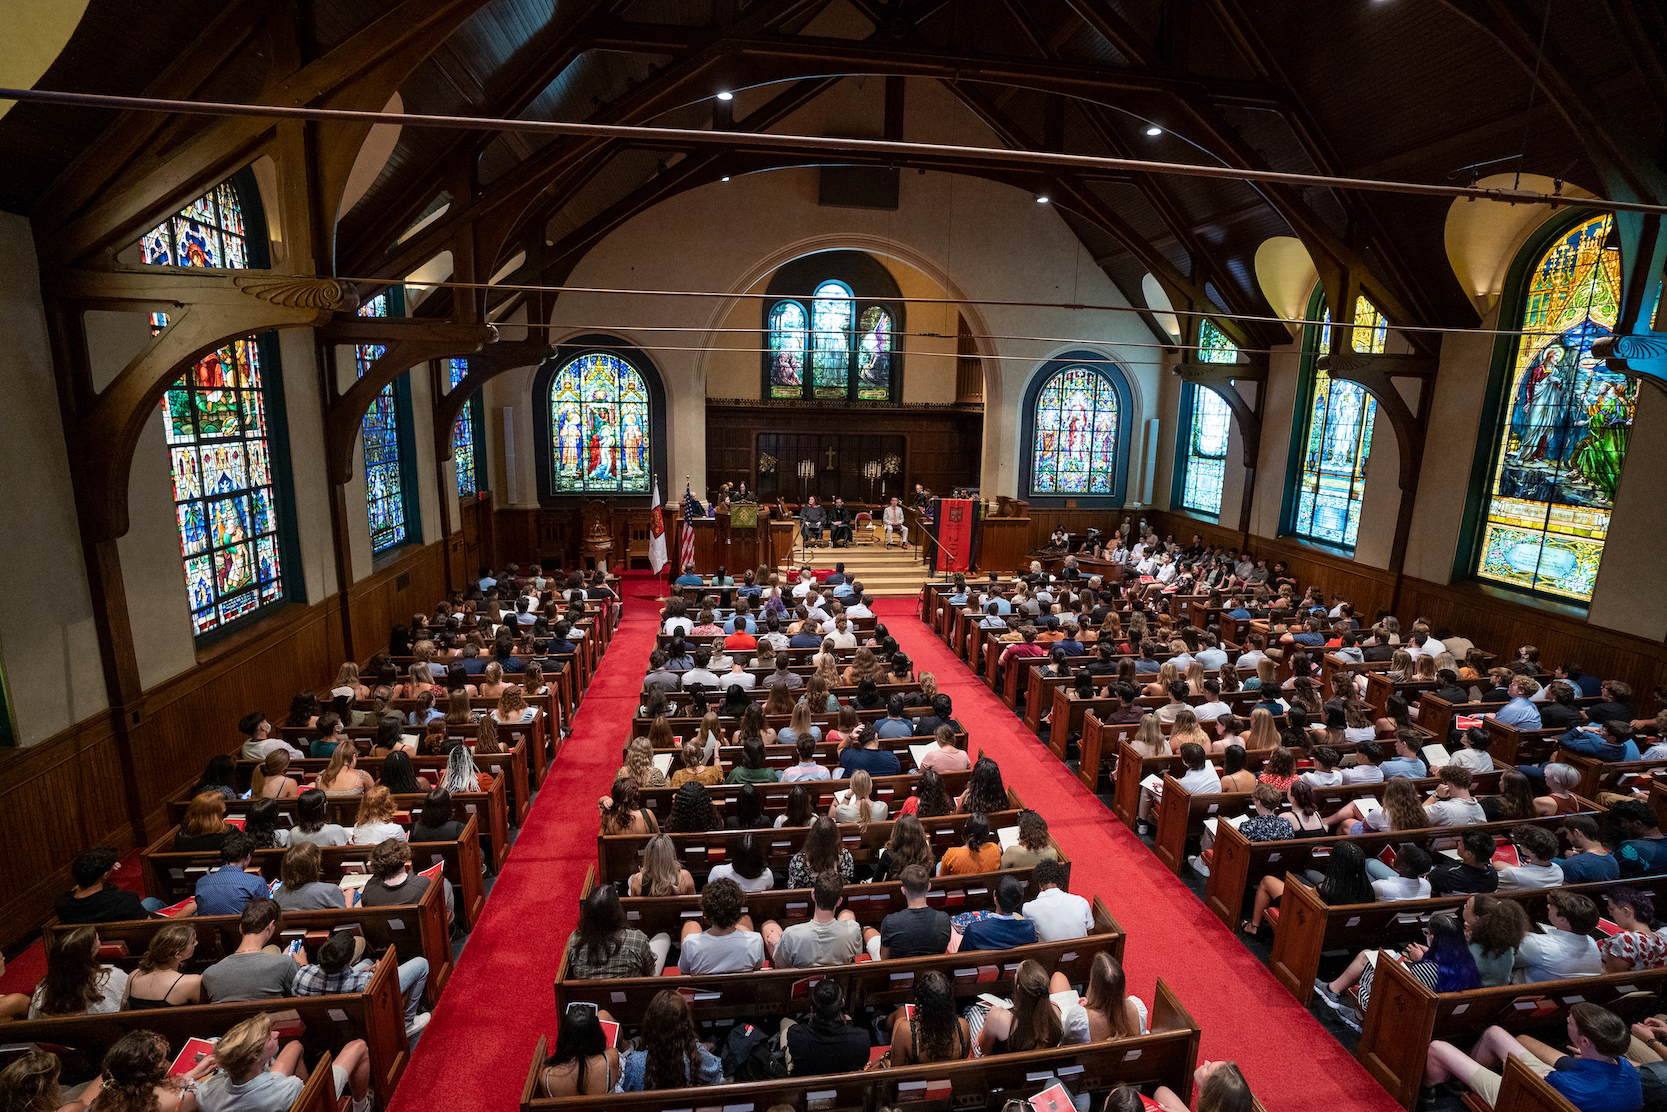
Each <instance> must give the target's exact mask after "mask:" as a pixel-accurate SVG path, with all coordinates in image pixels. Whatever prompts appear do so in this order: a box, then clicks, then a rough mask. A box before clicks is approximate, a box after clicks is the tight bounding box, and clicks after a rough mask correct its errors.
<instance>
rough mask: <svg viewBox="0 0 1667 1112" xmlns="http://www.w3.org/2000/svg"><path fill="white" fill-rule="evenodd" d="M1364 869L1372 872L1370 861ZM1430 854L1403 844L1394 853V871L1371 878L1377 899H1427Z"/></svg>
mask: <svg viewBox="0 0 1667 1112" xmlns="http://www.w3.org/2000/svg"><path fill="white" fill-rule="evenodd" d="M1366 871H1367V872H1368V873H1370V872H1372V868H1371V862H1370V861H1368V862H1367V863H1366ZM1429 872H1430V855H1429V854H1428V853H1426V852H1424V850H1423V849H1422V848H1421V847H1419V846H1415V845H1403V846H1402V847H1401V850H1400V852H1399V853H1397V854H1396V855H1395V865H1394V872H1393V874H1392V875H1390V876H1389V877H1387V878H1383V879H1378V880H1373V881H1372V891H1373V892H1376V893H1377V896H1378V899H1380V900H1385V901H1391V902H1392V901H1395V900H1427V899H1429V897H1430V881H1429Z"/></svg>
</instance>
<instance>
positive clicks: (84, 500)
mask: <svg viewBox="0 0 1667 1112" xmlns="http://www.w3.org/2000/svg"><path fill="white" fill-rule="evenodd" d="M50 293H51V294H52V295H53V296H54V297H57V298H60V299H62V300H63V301H64V302H66V303H69V304H72V305H76V306H79V307H82V308H86V307H95V306H103V307H128V308H132V309H136V310H140V311H146V310H150V311H154V310H158V309H166V310H167V311H168V313H169V315H170V320H169V323H168V327H166V328H164V329H163V330H162V331H161V332H159V333H158V334H157V335H155V336H153V337H152V338H151V342H150V343H148V344H146V345H145V347H144V350H142V351H140V352H139V354H138V355H136V356H134V357H133V359H132V360H131V361H130V362H129V363H128V364H127V366H125V367H123V368H122V370H121V372H120V373H119V374H117V375H116V377H115V379H114V380H113V381H112V382H111V383H110V385H109V386H107V387H105V388H104V390H103V391H101V392H100V393H98V394H97V395H93V394H92V393H91V390H90V388H89V387H88V386H87V384H85V383H82V384H79V386H78V390H77V393H78V394H81V395H82V400H81V402H80V403H79V404H77V406H76V409H77V411H78V412H77V414H76V417H75V421H74V429H73V432H72V434H71V443H72V445H73V447H74V450H75V453H76V467H75V468H74V469H73V470H74V476H75V482H76V486H77V489H78V497H79V499H80V501H81V504H82V507H83V510H84V519H83V520H84V522H85V526H84V527H85V528H86V529H87V530H88V532H89V534H90V536H89V538H88V539H89V540H92V541H103V540H113V539H115V538H116V537H120V536H122V535H124V534H125V533H126V532H127V530H128V524H129V523H128V513H127V487H128V473H129V470H130V469H131V467H132V463H133V453H134V451H135V450H136V449H137V447H138V444H139V436H140V434H141V433H142V432H143V431H144V427H145V423H146V422H147V421H149V420H150V416H151V414H152V413H153V412H155V407H156V405H157V404H158V403H159V402H161V400H162V396H163V395H164V394H166V393H167V391H168V388H169V387H170V386H172V385H173V384H174V383H175V382H176V381H177V380H178V379H179V376H180V375H181V374H182V373H184V371H185V369H186V368H188V367H190V366H191V365H192V364H193V363H195V362H196V361H197V360H198V359H201V358H202V357H203V356H204V355H207V354H208V353H209V352H211V351H213V350H214V349H216V348H218V347H222V346H224V345H225V344H227V343H229V342H230V341H232V340H238V339H242V338H244V337H247V336H250V335H252V334H254V333H258V332H266V331H270V330H272V329H274V328H293V327H297V326H302V325H313V324H318V323H319V322H321V321H325V320H328V319H329V318H330V313H331V310H332V309H334V308H337V307H341V308H349V307H351V305H352V301H351V297H352V295H351V292H350V291H348V290H347V289H346V288H345V287H344V286H342V285H341V284H340V283H339V282H336V281H334V280H332V279H328V278H295V277H282V276H262V275H255V274H203V273H200V272H198V273H193V272H190V271H186V270H182V269H179V268H174V267H168V268H152V269H151V270H147V271H137V270H119V271H89V270H59V271H54V272H52V273H51V278H50Z"/></svg>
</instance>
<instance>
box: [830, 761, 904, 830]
mask: <svg viewBox="0 0 1667 1112" xmlns="http://www.w3.org/2000/svg"><path fill="white" fill-rule="evenodd" d="M889 813H890V809H889V808H888V807H887V806H886V805H885V804H884V803H881V802H879V801H878V800H876V799H875V798H874V778H873V777H872V776H870V775H869V774H868V773H867V771H865V770H863V769H860V768H859V769H857V770H856V771H855V772H853V773H851V786H850V787H849V788H847V789H845V790H844V791H842V792H836V793H834V797H833V802H832V803H831V804H829V805H828V817H829V818H831V819H833V820H834V821H835V822H854V823H856V824H857V829H859V830H867V829H868V824H869V823H871V822H885V821H886V815H887V814H889Z"/></svg>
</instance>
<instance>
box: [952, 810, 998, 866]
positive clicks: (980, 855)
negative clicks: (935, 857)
mask: <svg viewBox="0 0 1667 1112" xmlns="http://www.w3.org/2000/svg"><path fill="white" fill-rule="evenodd" d="M964 833H965V839H966V840H965V842H963V844H961V845H958V846H952V847H951V848H949V849H946V850H944V854H943V859H942V860H941V861H940V862H939V863H938V872H939V873H940V874H941V875H943V876H955V875H962V874H968V873H991V872H995V871H996V870H997V869H999V868H1000V867H1001V846H1000V845H999V844H998V843H997V841H996V837H995V834H994V833H992V832H991V830H990V820H989V818H988V817H987V816H985V815H983V814H981V813H977V812H975V813H973V814H972V815H970V816H968V818H967V822H966V826H965V827H964Z"/></svg>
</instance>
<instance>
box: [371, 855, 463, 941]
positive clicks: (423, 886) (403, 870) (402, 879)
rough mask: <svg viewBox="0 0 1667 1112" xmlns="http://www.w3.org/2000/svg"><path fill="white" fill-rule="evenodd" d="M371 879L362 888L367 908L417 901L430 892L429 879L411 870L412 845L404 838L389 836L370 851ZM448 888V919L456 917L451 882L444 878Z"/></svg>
mask: <svg viewBox="0 0 1667 1112" xmlns="http://www.w3.org/2000/svg"><path fill="white" fill-rule="evenodd" d="M365 871H366V872H368V873H370V880H369V881H367V882H366V883H365V885H364V887H362V888H360V889H359V903H360V904H361V905H362V906H364V907H388V906H391V905H395V904H414V903H417V902H419V901H420V900H421V899H422V898H423V893H424V892H427V891H428V881H429V878H428V877H426V876H421V875H419V874H417V873H415V872H412V870H411V847H410V846H409V845H408V844H406V842H405V840H404V839H402V838H389V839H388V840H387V841H385V842H382V843H380V844H379V845H377V846H376V847H375V848H374V849H372V850H371V851H370V857H369V859H367V860H366V861H365ZM440 884H441V887H442V888H444V890H445V891H444V893H443V896H442V898H443V899H444V901H445V905H446V919H447V920H448V921H450V919H451V917H452V898H453V897H452V888H451V881H449V880H446V879H445V878H444V877H441V878H440Z"/></svg>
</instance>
